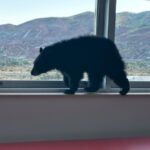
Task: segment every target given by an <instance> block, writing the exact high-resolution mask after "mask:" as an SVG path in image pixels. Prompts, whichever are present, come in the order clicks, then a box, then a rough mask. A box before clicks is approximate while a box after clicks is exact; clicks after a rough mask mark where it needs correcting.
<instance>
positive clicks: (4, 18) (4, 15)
mask: <svg viewBox="0 0 150 150" xmlns="http://www.w3.org/2000/svg"><path fill="white" fill-rule="evenodd" d="M117 6H118V7H117V12H121V11H131V12H141V11H146V10H150V1H148V0H118V5H117ZM84 11H95V0H0V24H6V23H12V24H20V23H23V22H25V21H28V20H32V19H34V18H43V17H51V16H60V17H62V16H71V15H74V14H78V13H81V12H84Z"/></svg>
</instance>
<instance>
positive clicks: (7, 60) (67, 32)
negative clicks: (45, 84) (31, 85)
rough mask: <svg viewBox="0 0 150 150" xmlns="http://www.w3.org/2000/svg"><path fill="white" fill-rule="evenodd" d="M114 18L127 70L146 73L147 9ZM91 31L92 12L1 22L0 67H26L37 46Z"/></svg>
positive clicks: (149, 65)
mask: <svg viewBox="0 0 150 150" xmlns="http://www.w3.org/2000/svg"><path fill="white" fill-rule="evenodd" d="M116 18H117V19H116V39H115V42H116V43H117V46H118V48H119V50H120V53H121V55H122V56H123V58H124V60H125V61H126V63H128V64H129V65H128V66H129V72H131V74H132V73H133V74H134V73H135V72H136V74H140V73H141V72H145V73H147V74H149V73H150V42H149V39H150V21H149V20H150V11H147V12H142V13H129V12H123V13H118V14H117V17H116ZM93 33H94V13H92V12H84V13H81V14H77V15H75V16H70V17H64V18H56V17H50V18H39V19H34V20H31V21H28V22H25V23H22V24H20V25H12V24H6V25H0V67H3V68H6V67H12V66H18V65H19V66H24V65H26V66H27V68H29V67H31V63H32V62H33V60H34V58H35V57H36V56H37V55H38V53H39V47H45V46H47V45H49V44H52V43H55V42H58V41H61V40H63V39H69V38H72V37H77V36H81V35H89V34H93ZM5 72H6V71H5ZM28 72H29V69H28Z"/></svg>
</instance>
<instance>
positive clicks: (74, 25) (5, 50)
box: [0, 0, 95, 88]
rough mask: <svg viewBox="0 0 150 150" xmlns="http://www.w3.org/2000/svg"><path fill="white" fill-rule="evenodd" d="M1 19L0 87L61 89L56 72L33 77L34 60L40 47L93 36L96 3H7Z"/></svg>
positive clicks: (91, 0)
mask: <svg viewBox="0 0 150 150" xmlns="http://www.w3.org/2000/svg"><path fill="white" fill-rule="evenodd" d="M0 20H1V23H0V80H1V82H0V83H1V84H0V86H1V87H15V88H16V87H24V88H25V87H49V86H52V87H60V83H61V82H59V81H61V80H62V76H61V74H60V73H59V72H57V71H52V72H49V73H47V74H43V75H40V76H38V77H32V76H31V75H30V71H31V68H32V65H33V61H34V59H35V58H36V56H37V55H38V54H39V48H40V47H45V46H47V45H50V44H53V43H56V42H58V41H61V40H64V39H70V38H73V37H77V36H81V35H90V34H95V0H83V1H81V0H68V1H66V0H62V1H56V0H44V1H36V0H22V1H18V0H12V1H9V0H6V1H4V2H1V5H0ZM49 82H51V83H50V84H49ZM61 85H62V84H61Z"/></svg>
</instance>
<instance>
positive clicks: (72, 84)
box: [64, 77, 81, 94]
mask: <svg viewBox="0 0 150 150" xmlns="http://www.w3.org/2000/svg"><path fill="white" fill-rule="evenodd" d="M80 80H81V77H70V78H69V88H70V89H67V90H65V92H64V93H65V94H74V93H75V92H76V91H77V89H78V86H79V82H80Z"/></svg>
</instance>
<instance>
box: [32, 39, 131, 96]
mask: <svg viewBox="0 0 150 150" xmlns="http://www.w3.org/2000/svg"><path fill="white" fill-rule="evenodd" d="M52 69H57V70H59V71H61V73H62V74H63V76H64V82H65V84H66V86H67V87H69V88H70V89H69V90H66V91H65V93H66V94H74V93H75V92H76V91H77V89H78V85H79V81H80V80H81V79H82V77H83V73H84V72H87V74H88V78H89V86H88V87H87V88H85V90H86V91H87V92H96V91H97V90H98V89H99V87H100V84H101V83H102V79H103V77H104V76H108V77H109V78H111V79H112V80H113V81H114V82H115V83H116V84H117V85H118V86H119V87H120V88H122V90H121V91H120V94H121V95H126V94H127V92H128V91H129V88H130V87H129V81H128V79H127V77H126V73H125V66H124V62H123V60H122V58H121V56H120V54H119V52H118V49H117V47H116V46H115V44H114V43H113V42H112V41H111V40H109V39H106V38H99V37H96V36H85V37H79V38H75V39H71V40H66V41H62V42H60V43H56V44H54V45H51V46H47V47H46V48H44V49H42V48H40V54H39V56H38V57H37V58H36V60H35V62H34V67H33V69H32V71H31V74H32V75H40V74H41V73H45V72H47V71H50V70H52Z"/></svg>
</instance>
